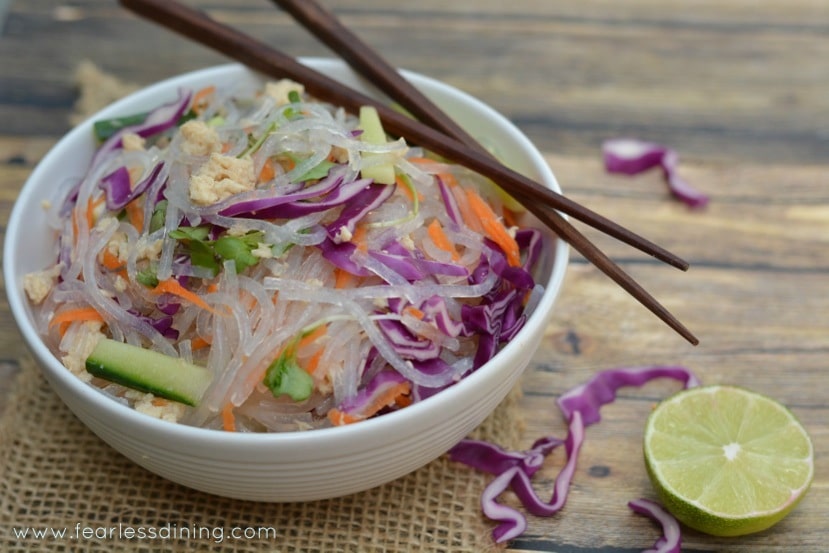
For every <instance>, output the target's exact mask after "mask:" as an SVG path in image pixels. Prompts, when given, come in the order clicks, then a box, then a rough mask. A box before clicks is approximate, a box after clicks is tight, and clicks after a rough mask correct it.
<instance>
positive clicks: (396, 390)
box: [328, 382, 412, 426]
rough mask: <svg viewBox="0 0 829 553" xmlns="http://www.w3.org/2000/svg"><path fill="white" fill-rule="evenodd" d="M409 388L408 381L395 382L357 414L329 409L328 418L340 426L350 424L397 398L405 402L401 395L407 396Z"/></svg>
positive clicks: (394, 402)
mask: <svg viewBox="0 0 829 553" xmlns="http://www.w3.org/2000/svg"><path fill="white" fill-rule="evenodd" d="M411 389H412V385H411V384H410V383H408V382H400V383H397V384H395V385H393V386H391V387H389V389H388V390H385V391H383V392H382V393H380V394H378V395H377V397H375V398H374V399H373V400H372V401H371V403H370V404H369V405H368V407H366V409H364V410H363V411H362V412H361V413H360V414H359V415H351V414H349V413H343V412H342V411H340V410H339V409H331V410H330V411H329V412H328V420H330V421H331V423H332V424H334V425H336V426H341V425H343V424H350V423H352V422H357V421H360V420H364V419H367V418H369V417H371V416H373V415H376V414H377V412H378V411H380V410H381V409H382V408H383V407H387V406H389V405H393V404H398V398H401V399H400V401H402V402H404V403H405V401H406V400H405V399H402V397H401V396H403V397H405V396H408V395H409V392H411Z"/></svg>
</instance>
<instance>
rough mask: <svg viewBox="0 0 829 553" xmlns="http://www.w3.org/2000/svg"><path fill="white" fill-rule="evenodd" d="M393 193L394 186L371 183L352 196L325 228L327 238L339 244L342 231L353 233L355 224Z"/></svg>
mask: <svg viewBox="0 0 829 553" xmlns="http://www.w3.org/2000/svg"><path fill="white" fill-rule="evenodd" d="M393 192H394V186H388V185H385V184H376V183H372V184H370V185H368V186H367V187H365V188H364V189H363V190H361V191H360V193H359V194H357V195H355V196H353V197H352V198H351V201H350V202H349V203H348V204H347V205H346V206H345V207H344V208H343V210H342V211H341V212H340V215H339V217H337V219H336V220H335V221H334V222H333V223H330V224H329V225H327V226H326V230H327V231H328V237H329V238H331V239H332V240H333V241H334V242H339V239H340V236H341V234H342V231H343V229H345V230H346V231H348V233H353V232H354V228H355V227H356V226H357V223H358V222H359V221H360V219H362V218H363V217H364V216H365V215H366V214H368V213H369V212H371V211H372V210H375V209H377V208H378V207H380V206H381V205H382V204H383V202H385V201H386V200H387V199H389V198H390V197H391V195H392V193H393Z"/></svg>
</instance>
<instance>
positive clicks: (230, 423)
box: [222, 401, 236, 432]
mask: <svg viewBox="0 0 829 553" xmlns="http://www.w3.org/2000/svg"><path fill="white" fill-rule="evenodd" d="M222 428H224V430H225V432H236V415H234V414H233V404H232V403H230V402H229V401H228V402H227V403H225V406H224V407H223V408H222Z"/></svg>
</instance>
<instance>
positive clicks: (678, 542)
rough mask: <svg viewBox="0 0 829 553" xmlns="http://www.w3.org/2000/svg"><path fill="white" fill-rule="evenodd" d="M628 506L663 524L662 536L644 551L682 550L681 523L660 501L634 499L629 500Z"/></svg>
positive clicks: (667, 551)
mask: <svg viewBox="0 0 829 553" xmlns="http://www.w3.org/2000/svg"><path fill="white" fill-rule="evenodd" d="M628 507H630V508H631V510H633V512H635V513H639V514H640V515H645V516H647V517H650V518H652V519H653V520H655V521H656V522H658V523H659V524H660V525H661V526H662V536H661V537H660V538H659V539H658V540H656V542H654V544H653V547H652V548H651V549H645V550H644V551H643V552H642V553H680V552H681V551H682V535H681V532H680V529H679V523H678V522H677V521H676V519H675V518H674V517H673V515H671V514H670V513H669V512H667V511H666V510H665V509H664V508H663V507H662V506H661V505H660V504H659V503H656V502H655V501H651V500H649V499H634V500H632V501H629V502H628Z"/></svg>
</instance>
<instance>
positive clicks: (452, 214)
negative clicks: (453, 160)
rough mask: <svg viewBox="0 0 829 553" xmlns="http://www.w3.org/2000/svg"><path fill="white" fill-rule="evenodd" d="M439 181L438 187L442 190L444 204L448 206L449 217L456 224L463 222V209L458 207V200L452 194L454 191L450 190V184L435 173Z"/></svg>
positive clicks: (441, 195)
mask: <svg viewBox="0 0 829 553" xmlns="http://www.w3.org/2000/svg"><path fill="white" fill-rule="evenodd" d="M435 178H436V179H437V183H438V189H439V190H440V197H441V199H442V200H443V205H444V206H445V207H446V214H447V215H449V218H450V219H452V222H454V223H455V224H456V225H459V224H460V222H461V220H462V219H461V210H460V208H459V207H458V202H457V201H456V200H455V196H453V195H452V191H451V190H449V186H448V185H447V184H446V183H445V182H444V181H443V179H442V178H440V176H439V175H435Z"/></svg>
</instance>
